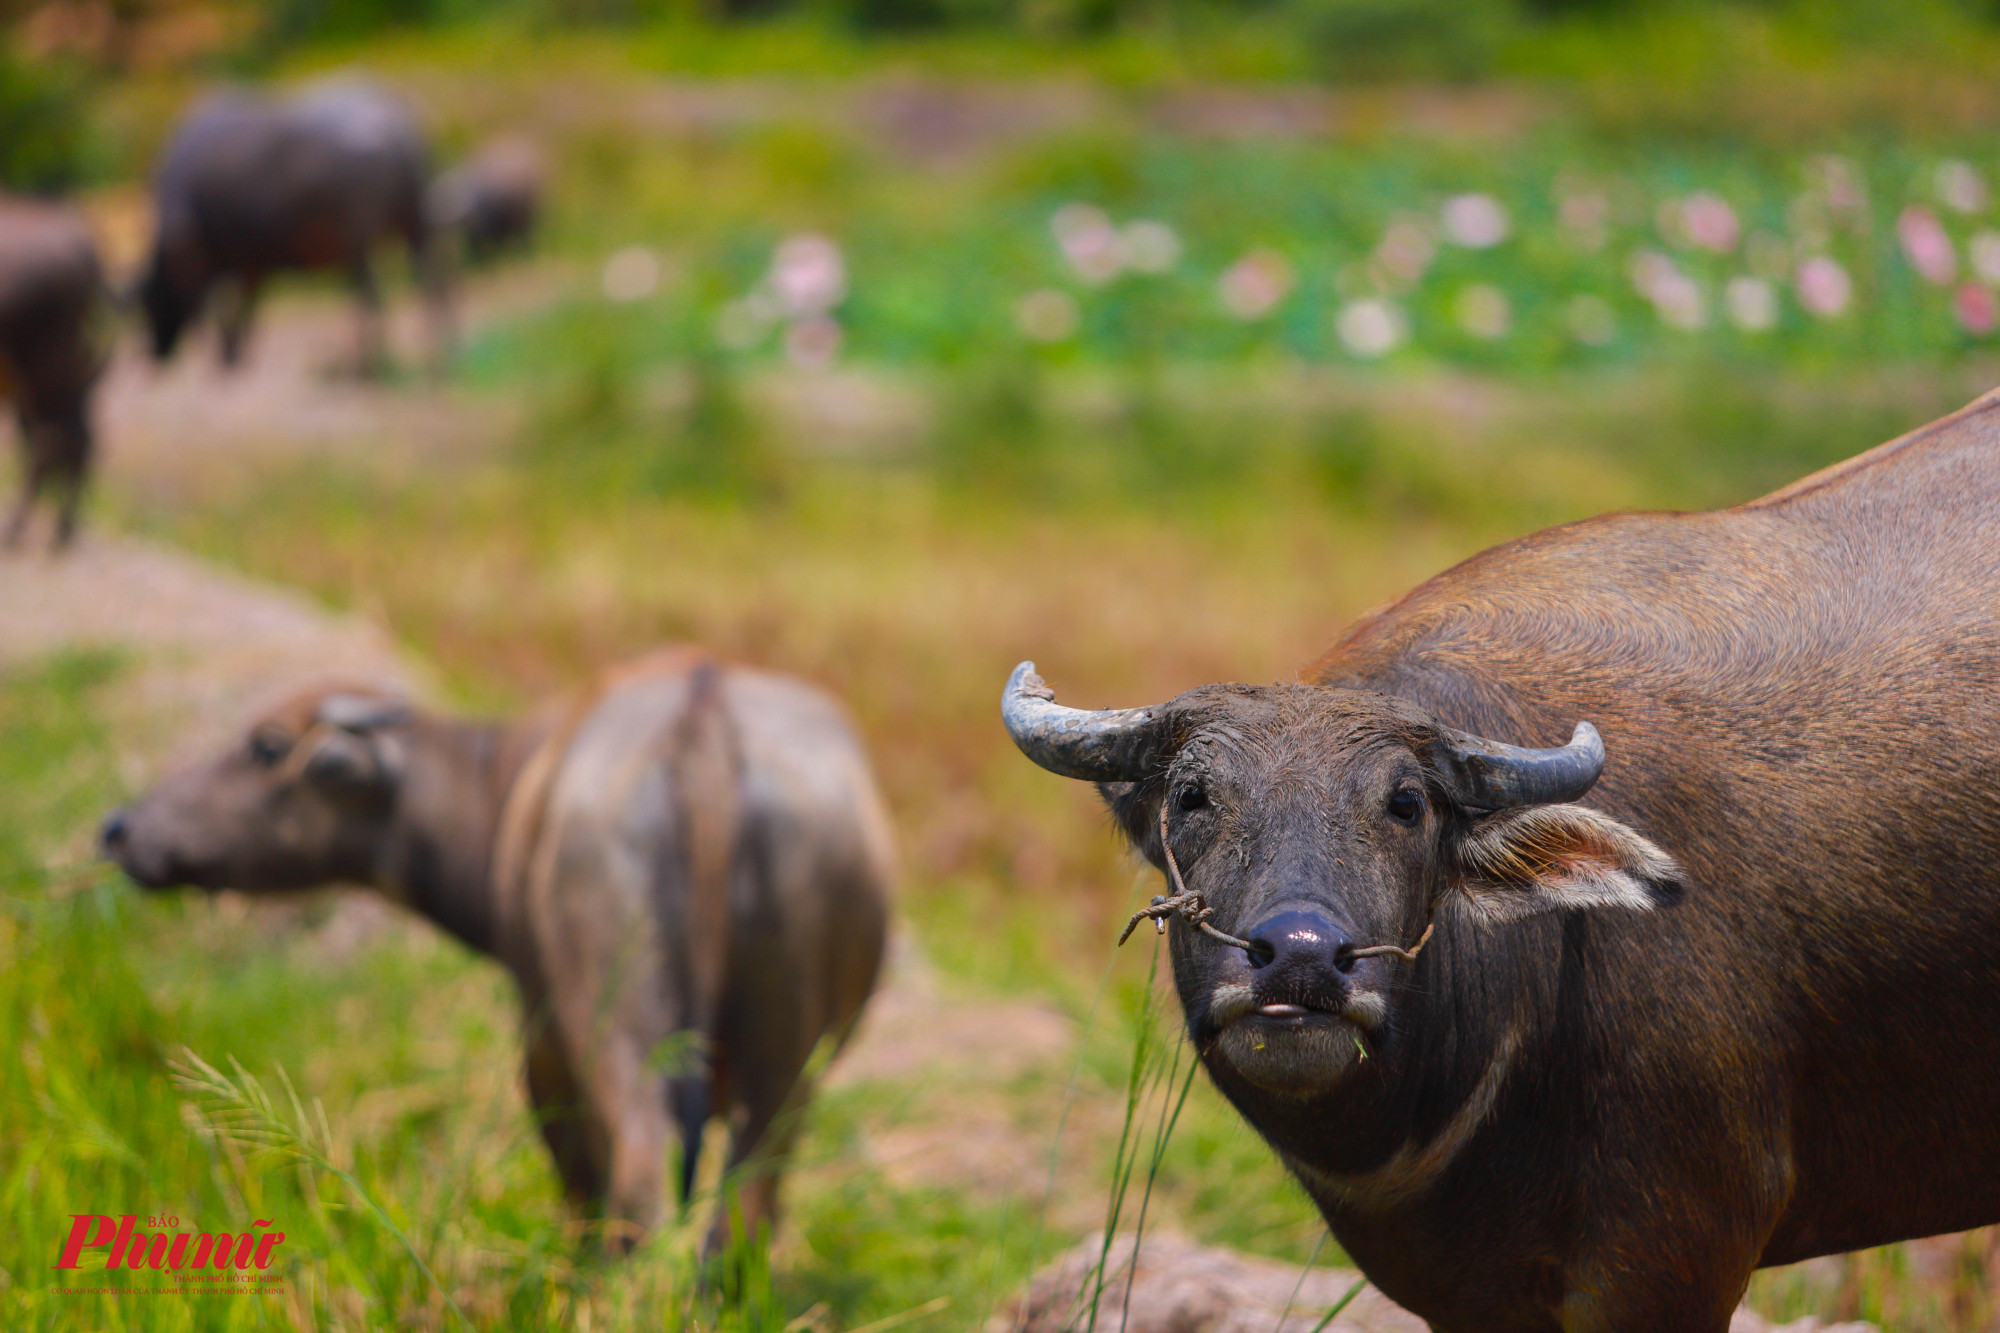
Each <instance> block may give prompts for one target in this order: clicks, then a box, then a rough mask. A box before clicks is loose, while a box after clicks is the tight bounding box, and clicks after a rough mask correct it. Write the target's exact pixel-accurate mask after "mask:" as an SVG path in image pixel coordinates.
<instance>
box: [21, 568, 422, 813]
mask: <svg viewBox="0 0 2000 1333" xmlns="http://www.w3.org/2000/svg"><path fill="white" fill-rule="evenodd" d="M74 649H102V650H107V651H111V652H116V653H119V654H121V655H123V656H125V657H126V658H127V659H129V661H130V664H131V667H132V669H131V670H130V671H129V672H128V673H127V674H126V675H125V677H124V678H123V679H122V681H121V682H120V684H119V686H118V688H117V690H116V695H117V698H116V700H115V702H114V703H113V705H112V706H113V710H114V714H115V716H116V718H117V722H118V731H119V734H120V739H121V743H122V748H123V749H124V750H126V752H127V753H128V754H129V755H130V756H131V758H132V759H133V761H134V762H135V763H136V764H137V765H138V766H139V767H142V768H145V767H151V766H152V765H154V764H156V763H157V762H158V761H159V759H160V758H161V756H162V755H163V753H164V752H165V751H166V750H168V749H169V748H173V747H177V746H179V745H182V744H186V743H189V742H190V741H194V740H198V739H202V738H208V737H212V736H214V735H216V734H218V733H220V732H224V731H227V730H229V729H230V728H233V727H234V726H236V725H238V724H240V722H241V720H242V718H243V716H244V714H245V713H246V712H247V711H248V709H249V708H250V707H251V706H252V705H253V704H254V703H256V702H258V701H260V700H261V699H263V698H265V697H267V696H269V695H270V694H272V693H274V692H276V691H279V690H284V689H288V688H290V687H292V686H294V685H296V684H297V683H298V682H299V681H301V680H305V679H311V678H317V677H325V676H329V675H331V676H342V677H351V678H356V679H367V680H384V681H388V682H391V683H393V684H397V685H399V686H401V687H402V688H404V689H409V690H417V691H419V692H421V686H422V685H423V684H424V683H425V682H426V680H427V676H426V674H425V673H424V672H423V671H422V670H421V669H420V668H418V667H417V666H416V665H415V664H413V663H412V662H411V661H410V660H409V659H408V658H407V657H406V656H405V655H404V654H403V653H402V652H401V651H399V650H398V649H397V647H396V645H395V644H394V643H393V642H391V641H390V638H389V636H388V634H386V633H385V632H384V631H383V630H382V629H381V628H380V627H379V626H377V625H374V624H371V623H370V622H368V621H366V620H364V619H362V618H360V617H358V616H351V615H336V614H333V613H331V612H329V611H327V610H325V609H323V608H321V607H318V606H316V605H314V604H313V603H312V602H311V600H310V599H308V598H306V597H305V596H303V595H302V594H299V593H295V592H291V591H288V590H286V589H282V588H277V587H273V586H271V585H269V584H265V583H259V582H257V581H256V580H253V579H247V578H243V577H241V576H239V575H236V574H232V573H230V572H228V571H227V570H223V569H220V568H217V567H216V566H214V565H211V564H208V563H207V562H206V561H202V560H198V559H196V558H195V557H193V556H190V555H187V554H185V553H183V552H180V551H176V550H173V549H171V548H169V547H164V546H156V545H153V544H151V543H147V542H142V541H137V540H134V539H132V538H127V537H113V536H108V535H104V534H100V533H95V532H89V531H86V532H85V533H84V534H83V536H82V537H81V538H80V539H79V540H78V542H77V544H76V546H75V547H74V548H73V549H72V550H71V551H70V552H68V553H67V554H65V555H63V556H60V557H58V556H50V555H45V554H41V553H38V552H34V553H17V554H14V555H11V556H8V557H5V558H0V668H4V667H9V666H17V665H19V664H21V663H23V662H27V661H30V660H32V659H35V658H38V657H45V656H48V655H49V654H52V653H57V652H62V651H67V650H74ZM128 776H130V777H136V776H137V774H128Z"/></svg>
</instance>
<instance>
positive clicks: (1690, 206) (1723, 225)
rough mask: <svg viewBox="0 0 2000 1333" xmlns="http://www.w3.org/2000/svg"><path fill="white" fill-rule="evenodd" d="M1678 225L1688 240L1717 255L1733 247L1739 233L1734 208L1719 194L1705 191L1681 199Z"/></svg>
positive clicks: (1741, 232) (1740, 233)
mask: <svg viewBox="0 0 2000 1333" xmlns="http://www.w3.org/2000/svg"><path fill="white" fill-rule="evenodd" d="M1681 227H1682V228H1683V229H1684V230H1685V231H1686V232H1687V238H1688V240H1689V241H1690V242H1691V243H1693V244H1695V245H1698V246H1700V247H1701V248H1702V249H1704V250H1713V251H1715V252H1716V253H1717V254H1719V255H1720V254H1728V253H1729V252H1730V251H1731V250H1734V249H1735V248H1736V241H1737V239H1738V238H1739V237H1740V236H1741V235H1742V234H1743V229H1742V227H1741V226H1740V225H1738V223H1737V221H1736V210H1735V209H1733V208H1731V207H1730V206H1729V204H1728V202H1727V201H1725V200H1724V199H1722V198H1720V197H1719V196H1717V195H1712V194H1707V193H1703V194H1691V195H1689V196H1688V197H1687V198H1686V199H1684V200H1683V201H1681Z"/></svg>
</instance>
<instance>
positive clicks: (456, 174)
mask: <svg viewBox="0 0 2000 1333" xmlns="http://www.w3.org/2000/svg"><path fill="white" fill-rule="evenodd" d="M547 179H548V165H547V163H546V162H545V160H544V159H543V157H542V151H541V149H539V148H537V147H536V146H535V145H534V144H533V143H531V142H529V141H528V140H526V139H519V138H503V139H495V140H493V141H492V142H490V143H488V144H486V145H485V146H484V147H483V148H481V149H480V150H479V151H478V152H477V153H475V154H473V155H472V157H470V158H468V159H467V160H466V161H464V162H462V163H460V164H459V165H458V166H455V167H453V168H452V169H451V170H449V171H447V172H445V173H444V174H443V175H441V176H439V177H438V178H437V179H436V180H434V181H432V182H431V189H430V198H429V208H430V217H431V227H432V229H433V230H434V231H436V232H437V233H439V234H440V235H447V234H448V235H454V236H457V237H458V238H459V242H460V245H461V246H462V247H463V249H464V253H465V258H466V260H467V261H468V262H470V263H474V264H481V263H485V262H486V261H487V260H490V259H493V258H494V257H496V256H498V255H500V254H502V253H504V252H506V251H508V250H513V249H521V248H525V247H526V246H527V244H528V242H529V240H530V239H532V237H533V236H534V232H535V227H536V224H537V223H539V222H540V220H541V212H542V190H543V187H544V185H545V183H546V182H547Z"/></svg>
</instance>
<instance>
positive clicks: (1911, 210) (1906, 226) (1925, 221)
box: [1896, 204, 1958, 287]
mask: <svg viewBox="0 0 2000 1333" xmlns="http://www.w3.org/2000/svg"><path fill="white" fill-rule="evenodd" d="M1896 239H1897V240H1898V241H1900V242H1902V245H1903V255H1904V257H1905V258H1907V259H1908V260H1909V261H1910V267H1911V268H1913V269H1915V270H1916V271H1917V272H1918V273H1920V274H1921V275H1923V278H1924V280H1925V281H1927V282H1934V283H1936V284H1937V285H1938V286H1940V287H1942V286H1944V285H1945V284H1946V283H1948V282H1950V281H1951V280H1952V279H1953V278H1954V277H1956V276H1958V254H1957V252H1956V251H1954V250H1953V249H1952V245H1951V237H1949V236H1947V235H1945V230H1944V225H1943V224H1942V223H1940V222H1939V221H1938V220H1937V214H1935V213H1933V212H1931V211H1930V210H1929V209H1928V208H1925V207H1924V206H1923V205H1922V204H1911V205H1910V206H1909V207H1908V208H1906V209H1904V210H1903V212H1902V216H1900V217H1898V218H1897V219H1896Z"/></svg>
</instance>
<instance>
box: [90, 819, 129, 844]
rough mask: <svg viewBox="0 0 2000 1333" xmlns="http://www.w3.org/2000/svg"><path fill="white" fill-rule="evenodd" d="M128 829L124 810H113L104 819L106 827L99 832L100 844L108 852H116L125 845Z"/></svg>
mask: <svg viewBox="0 0 2000 1333" xmlns="http://www.w3.org/2000/svg"><path fill="white" fill-rule="evenodd" d="M127 831H128V828H127V825H126V822H125V812H124V811H123V810H113V811H112V812H111V813H110V814H109V815H108V816H106V818H105V820H104V827H103V828H101V829H99V830H98V832H97V840H98V845H99V846H101V847H103V848H104V850H105V851H107V852H116V851H118V850H120V849H121V848H123V847H124V846H125V836H126V833H127Z"/></svg>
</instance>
